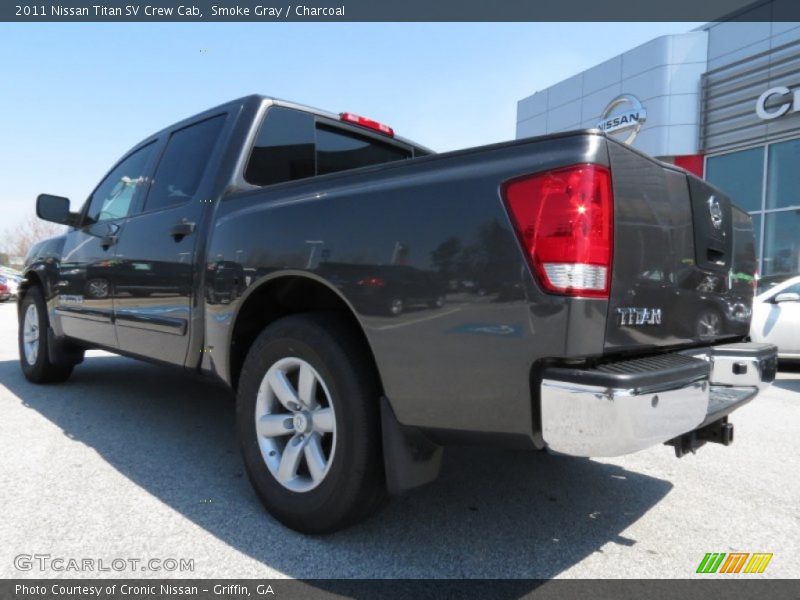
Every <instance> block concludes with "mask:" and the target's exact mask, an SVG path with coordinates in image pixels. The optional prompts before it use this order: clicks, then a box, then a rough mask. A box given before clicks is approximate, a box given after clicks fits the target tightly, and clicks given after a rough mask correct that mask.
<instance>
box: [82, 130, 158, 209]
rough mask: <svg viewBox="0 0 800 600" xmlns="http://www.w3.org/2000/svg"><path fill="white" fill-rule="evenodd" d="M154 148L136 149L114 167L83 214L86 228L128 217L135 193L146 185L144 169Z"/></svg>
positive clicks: (149, 146)
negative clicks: (88, 225)
mask: <svg viewBox="0 0 800 600" xmlns="http://www.w3.org/2000/svg"><path fill="white" fill-rule="evenodd" d="M154 148H155V144H153V143H151V144H148V145H147V146H145V147H144V148H140V149H139V150H137V151H136V152H134V153H133V154H131V155H130V156H128V157H127V158H126V159H125V160H123V161H122V162H121V163H119V164H118V165H117V166H116V167H114V169H113V170H112V171H111V173H109V174H108V175H107V176H106V178H105V179H104V180H103V181H102V182H101V183H100V185H99V186H97V189H96V190H95V192H94V194H92V198H91V200H90V201H89V208H88V210H87V211H86V219H85V222H86V223H87V224H91V223H100V222H102V221H111V220H114V219H121V218H123V217H127V216H128V213H129V212H130V210H131V206H132V204H133V199H134V198H135V197H136V193H137V191H139V190H140V189H142V186H144V185H145V184H146V182H147V178H146V175H147V171H146V170H147V165H148V164H149V162H150V159H151V158H152V156H153V150H154Z"/></svg>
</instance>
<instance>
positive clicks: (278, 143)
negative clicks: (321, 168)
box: [244, 106, 315, 185]
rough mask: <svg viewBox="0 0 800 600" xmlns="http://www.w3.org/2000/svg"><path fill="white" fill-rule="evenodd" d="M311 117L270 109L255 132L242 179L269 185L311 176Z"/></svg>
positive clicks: (275, 107)
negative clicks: (256, 134) (251, 149)
mask: <svg viewBox="0 0 800 600" xmlns="http://www.w3.org/2000/svg"><path fill="white" fill-rule="evenodd" d="M314 162H315V156H314V117H313V116H311V115H310V114H308V113H304V112H301V111H299V110H292V109H290V108H283V107H280V106H273V107H272V108H270V109H269V110H268V111H267V116H266V118H265V119H264V122H263V123H262V125H261V128H260V129H259V130H258V136H257V137H256V141H255V144H254V145H253V151H252V153H251V154H250V160H249V161H248V163H247V169H246V170H245V173H244V178H245V179H246V180H247V181H248V182H249V183H252V184H253V185H270V184H272V183H280V182H282V181H292V180H294V179H303V178H305V177H311V176H313V175H314V170H315V164H314Z"/></svg>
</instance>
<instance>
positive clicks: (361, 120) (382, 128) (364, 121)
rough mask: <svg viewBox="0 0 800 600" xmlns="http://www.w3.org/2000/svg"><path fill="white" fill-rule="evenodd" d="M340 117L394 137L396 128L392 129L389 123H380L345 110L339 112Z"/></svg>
mask: <svg viewBox="0 0 800 600" xmlns="http://www.w3.org/2000/svg"><path fill="white" fill-rule="evenodd" d="M339 118H340V119H341V120H342V121H346V122H348V123H355V124H356V125H361V127H366V128H367V129H372V130H373V131H377V132H378V133H382V134H384V135H388V136H389V137H394V129H392V128H391V127H389V126H388V125H384V124H383V123H378V122H377V121H373V120H372V119H368V118H367V117H362V116H359V115H354V114H353V113H349V112H343V113H339Z"/></svg>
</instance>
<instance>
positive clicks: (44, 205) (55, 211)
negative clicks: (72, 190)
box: [36, 194, 77, 225]
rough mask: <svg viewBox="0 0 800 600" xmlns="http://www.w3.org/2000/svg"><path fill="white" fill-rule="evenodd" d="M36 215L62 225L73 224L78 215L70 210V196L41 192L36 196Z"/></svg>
mask: <svg viewBox="0 0 800 600" xmlns="http://www.w3.org/2000/svg"><path fill="white" fill-rule="evenodd" d="M36 216H37V217H39V218H40V219H44V220H45V221H52V222H53V223H58V224H60V225H73V224H74V223H75V221H76V218H75V217H76V216H77V215H75V214H73V213H71V212H69V198H62V197H61V196H51V195H50V194H39V197H38V198H36Z"/></svg>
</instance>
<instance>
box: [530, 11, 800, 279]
mask: <svg viewBox="0 0 800 600" xmlns="http://www.w3.org/2000/svg"><path fill="white" fill-rule="evenodd" d="M774 10H776V7H775V6H773V2H761V3H758V4H757V5H755V6H753V7H752V8H750V9H749V12H745V13H744V14H741V15H738V16H737V18H736V20H735V21H725V22H718V23H709V24H707V25H705V26H703V27H701V28H699V29H697V30H694V31H689V32H686V33H678V34H676V35H668V36H664V37H659V38H656V39H654V40H651V41H649V42H647V43H645V44H642V45H641V46H638V47H636V48H633V49H631V50H629V51H627V52H625V53H623V54H620V55H619V56H615V57H613V58H611V59H609V60H607V61H605V62H603V63H600V64H598V65H596V66H594V67H592V68H590V69H588V70H586V71H584V72H582V73H577V74H576V75H574V76H572V77H570V78H569V79H565V80H564V81H561V82H560V83H557V84H556V85H554V86H552V87H550V88H547V89H544V90H541V91H538V92H536V93H535V94H533V95H532V96H529V97H527V98H524V99H522V100H520V101H519V103H518V107H517V137H518V138H522V137H530V136H536V135H544V134H547V133H554V132H558V131H567V130H570V129H579V128H587V127H600V128H602V129H605V130H606V131H607V132H608V134H609V135H611V136H614V137H616V138H617V139H621V140H623V141H627V142H629V143H630V144H631V145H632V146H633V147H634V148H638V149H640V150H642V151H644V152H647V153H648V154H651V155H653V156H657V157H659V158H661V159H662V160H665V161H667V162H671V163H675V164H677V165H680V166H682V167H684V168H686V169H688V170H689V171H692V172H694V173H696V174H698V175H700V176H702V177H704V178H705V179H707V180H709V181H711V182H712V183H714V184H716V185H717V186H719V187H720V188H722V189H723V190H724V191H726V192H727V193H728V194H729V195H730V196H731V198H732V200H733V201H734V202H735V203H736V204H738V205H739V206H740V207H742V208H744V209H746V210H747V211H749V212H750V214H751V215H752V217H753V224H754V228H755V232H756V237H757V238H758V239H757V245H756V250H757V253H758V256H759V263H760V264H759V268H760V272H761V275H762V277H769V278H770V279H773V278H783V277H786V276H789V275H793V274H798V273H800V23H781V22H771V21H770V18H771V15H773V14H774V13H773V12H772V11H774ZM748 19H750V20H748Z"/></svg>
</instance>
